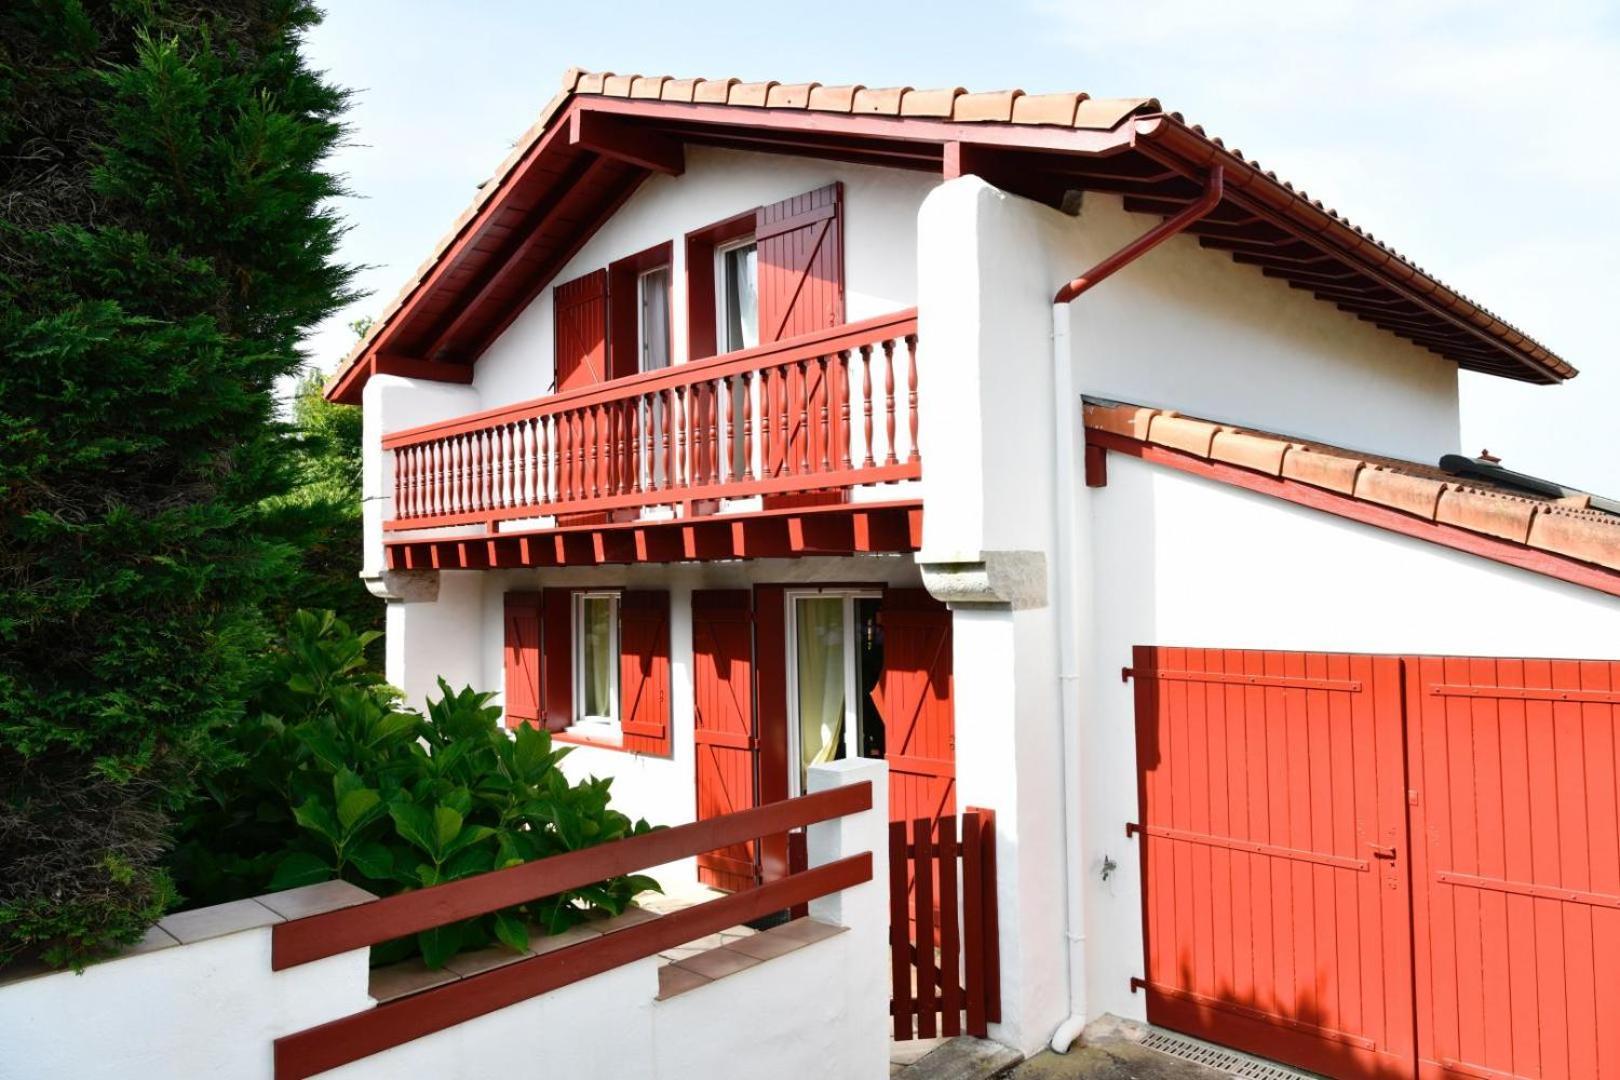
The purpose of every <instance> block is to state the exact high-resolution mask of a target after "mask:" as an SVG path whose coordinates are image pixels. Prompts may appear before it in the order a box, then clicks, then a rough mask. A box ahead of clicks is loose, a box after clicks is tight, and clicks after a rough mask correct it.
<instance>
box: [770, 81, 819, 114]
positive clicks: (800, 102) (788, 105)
mask: <svg viewBox="0 0 1620 1080" xmlns="http://www.w3.org/2000/svg"><path fill="white" fill-rule="evenodd" d="M820 85H821V84H820V83H792V84H791V85H788V84H783V83H777V84H776V85H775V86H773V87H771V92H770V93H769V94H767V95H766V97H765V107H766V108H768V109H803V108H808V107H809V105H810V94H811V91H813V90H815V88H816V87H818V86H820Z"/></svg>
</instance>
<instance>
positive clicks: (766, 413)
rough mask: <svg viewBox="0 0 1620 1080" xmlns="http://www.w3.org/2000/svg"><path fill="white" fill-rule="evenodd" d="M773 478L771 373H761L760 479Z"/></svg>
mask: <svg viewBox="0 0 1620 1080" xmlns="http://www.w3.org/2000/svg"><path fill="white" fill-rule="evenodd" d="M770 476H771V373H770V370H769V369H768V368H767V369H762V370H761V371H760V373H759V478H760V479H761V480H766V479H769V478H770Z"/></svg>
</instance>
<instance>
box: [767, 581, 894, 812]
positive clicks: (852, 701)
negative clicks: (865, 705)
mask: <svg viewBox="0 0 1620 1080" xmlns="http://www.w3.org/2000/svg"><path fill="white" fill-rule="evenodd" d="M807 597H822V598H824V599H825V598H829V597H836V598H838V599H841V600H842V601H843V602H844V604H843V607H844V745H845V747H847V748H848V749H849V750H850V753H851V756H854V757H860V756H861V747H862V746H864V745H865V740H864V739H863V738H862V735H863V734H864V732H863V731H862V730H861V707H860V700H859V694H860V677H861V665H860V649H859V648H858V647H857V642H856V639H855V631H856V623H855V601H857V600H882V599H883V590H882V589H871V588H828V589H790V590H788V591H787V593H786V602H787V612H786V616H785V618H786V622H787V634H786V635H785V636H786V637H787V722H788V796H789V797H790V798H796V797H798V796H800V795H803V794H804V791H803V790H802V788H803V786H804V785H803V783H802V781H801V779H800V777H799V770H800V764H799V763H800V761H801V760H803V758H802V753H801V750H800V747H799V744H800V742H801V740H800V738H799V619H798V609H797V608H796V607H795V605H796V604H797V603H798V602H799V601H800V600H801V599H805V598H807Z"/></svg>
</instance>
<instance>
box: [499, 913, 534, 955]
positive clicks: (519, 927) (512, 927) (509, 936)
mask: <svg viewBox="0 0 1620 1080" xmlns="http://www.w3.org/2000/svg"><path fill="white" fill-rule="evenodd" d="M495 936H496V938H498V939H499V940H500V943H501V944H502V945H505V946H506V947H507V948H508V949H511V950H512V951H513V952H517V953H524V952H528V951H529V928H528V927H527V926H525V925H524V924H523V920H522V919H520V918H518V917H517V916H515V915H513V914H511V913H510V912H506V911H497V912H496V913H495Z"/></svg>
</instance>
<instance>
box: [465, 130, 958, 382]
mask: <svg viewBox="0 0 1620 1080" xmlns="http://www.w3.org/2000/svg"><path fill="white" fill-rule="evenodd" d="M835 180H840V181H843V184H844V204H843V215H844V223H843V224H844V305H845V316H846V318H848V319H849V321H851V322H854V321H856V320H859V319H866V318H871V317H873V316H875V315H884V314H887V313H889V312H891V311H898V310H901V309H903V308H908V307H911V306H912V305H913V304H915V303H916V291H917V286H916V281H917V270H916V255H917V242H916V235H917V207H918V206H919V205H921V203H922V200H923V197H924V196H925V195H927V194H928V191H929V190H930V189H931V188H932V187H933V186H934V185H935V184H936V183H938V177H937V176H935V175H933V174H930V173H925V172H908V171H904V170H898V169H884V168H876V167H871V166H860V165H846V164H843V163H840V162H835V161H822V160H816V159H810V158H796V157H783V156H777V155H769V154H751V153H744V152H739V151H735V150H716V149H709V148H705V147H697V146H693V147H689V148H688V149H687V152H686V171H685V172H684V173H683V174H682V175H680V176H663V175H657V176H654V177H652V178H651V179H649V180H648V181H647V182H646V183H644V184H643V185H642V186H641V187H640V188H639V189H637V191H636V193H635V194H634V195H632V196H631V197H630V198H629V199H628V200H627V201H626V202H625V204H624V206H623V207H621V208H620V209H619V212H618V213H616V214H615V215H614V216H613V218H612V219H611V220H609V221H608V222H606V223H605V224H604V225H603V226H602V228H601V229H600V230H598V231H597V233H596V234H595V235H594V236H592V237H591V238H590V239H589V240H588V241H586V243H585V244H584V246H583V247H581V248H580V249H579V251H578V252H576V253H575V255H574V257H573V258H572V259H570V260H569V261H568V263H567V265H566V266H564V267H563V268H562V270H561V271H560V272H559V273H558V274H557V276H556V279H555V281H556V282H565V281H570V280H572V279H574V278H576V277H578V276H580V275H581V274H587V273H589V272H591V271H592V270H597V269H600V268H602V267H604V266H607V265H608V264H609V263H611V262H613V261H615V260H617V259H622V258H624V257H625V256H627V255H634V254H636V253H637V252H640V251H645V250H646V249H648V248H650V247H653V246H654V245H656V244H661V243H664V242H665V241H672V242H673V243H674V248H675V252H674V265H673V267H672V274H671V280H672V283H673V288H672V295H671V303H672V312H671V314H672V317H673V318H672V322H673V325H672V327H671V336H672V337H673V339H674V353H673V357H674V360H675V362H676V363H683V362H684V361H685V360H686V326H687V305H686V287H685V284H686V275H685V268H686V250H685V247H686V245H685V236H686V234H687V233H688V232H691V231H693V230H694V229H701V228H703V227H704V226H707V225H712V224H714V223H715V222H717V221H723V220H725V219H726V218H730V217H734V216H736V215H737V214H740V213H743V212H744V211H747V210H751V209H753V208H754V207H756V206H763V205H767V204H769V203H773V202H777V201H779V200H782V199H788V198H792V197H793V196H795V195H802V194H804V193H805V192H807V191H812V190H814V189H816V188H818V187H822V186H824V185H826V184H830V183H832V182H833V181H835ZM551 295H552V293H551V289H549V288H547V289H545V290H543V291H542V292H541V294H540V295H539V296H538V297H536V298H535V299H534V301H533V302H532V303H530V305H529V306H528V308H527V309H526V310H525V311H524V312H523V314H521V315H519V316H518V317H517V318H516V319H515V320H514V321H513V323H512V325H511V326H509V327H507V329H506V331H505V332H504V333H503V334H501V336H500V337H499V338H497V339H496V340H495V342H494V343H493V344H492V345H491V346H490V347H489V349H488V351H486V352H485V353H484V355H483V356H481V357H480V358H479V360H478V365H477V370H476V373H475V376H474V381H473V385H474V387H475V388H476V389H477V391H478V394H479V397H480V400H481V403H482V404H481V407H482V408H486V409H492V408H496V407H498V406H501V405H506V404H510V403H512V402H517V401H526V400H528V399H530V398H535V397H539V396H541V395H543V394H545V393H546V392H547V391H548V389H549V388H550V386H551V370H552V369H551V353H552V346H553V331H552V315H551V312H552V307H551Z"/></svg>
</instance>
